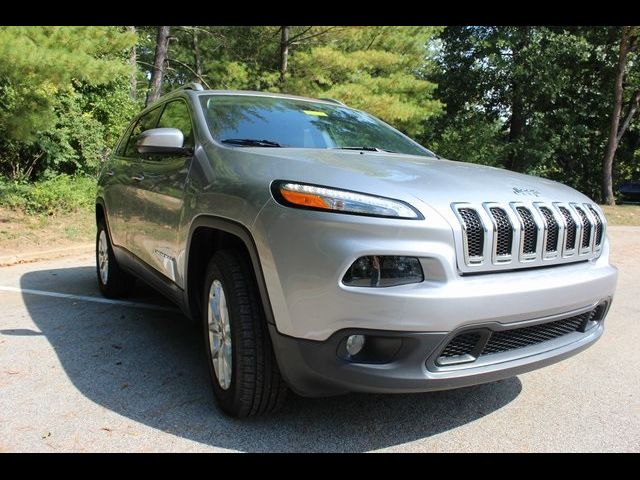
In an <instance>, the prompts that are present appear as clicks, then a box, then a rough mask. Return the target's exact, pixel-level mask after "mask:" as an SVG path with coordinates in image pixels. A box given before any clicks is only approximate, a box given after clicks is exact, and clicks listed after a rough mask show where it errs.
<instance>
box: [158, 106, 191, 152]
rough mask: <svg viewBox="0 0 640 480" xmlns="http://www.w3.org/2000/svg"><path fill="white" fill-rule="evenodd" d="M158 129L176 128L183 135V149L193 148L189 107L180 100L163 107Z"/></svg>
mask: <svg viewBox="0 0 640 480" xmlns="http://www.w3.org/2000/svg"><path fill="white" fill-rule="evenodd" d="M158 128H177V129H178V130H180V131H181V132H182V134H183V135H184V144H183V146H184V147H193V129H192V127H191V115H189V107H187V104H186V103H185V102H183V101H182V100H175V101H173V102H169V103H167V106H166V107H164V111H163V112H162V116H161V117H160V122H159V123H158Z"/></svg>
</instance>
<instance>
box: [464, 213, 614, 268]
mask: <svg viewBox="0 0 640 480" xmlns="http://www.w3.org/2000/svg"><path fill="white" fill-rule="evenodd" d="M452 207H453V211H454V213H455V214H456V217H457V220H458V222H459V224H460V227H461V228H460V229H459V230H458V231H456V242H457V256H458V266H459V268H460V270H461V271H462V272H465V273H466V272H478V271H485V270H486V271H489V270H496V269H513V268H526V267H534V266H543V265H550V264H554V263H559V264H561V263H567V262H572V261H580V260H589V259H591V258H594V257H596V256H597V255H598V254H599V252H600V250H601V249H602V244H603V243H604V238H605V229H606V223H605V219H604V216H603V215H602V213H601V212H600V210H599V209H598V208H597V207H596V206H595V205H592V204H575V203H561V202H553V203H547V202H533V203H524V202H511V203H508V204H503V203H496V202H486V203H483V204H479V205H477V204H472V203H454V204H453V205H452Z"/></svg>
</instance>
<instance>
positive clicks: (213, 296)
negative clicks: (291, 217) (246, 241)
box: [202, 250, 287, 418]
mask: <svg viewBox="0 0 640 480" xmlns="http://www.w3.org/2000/svg"><path fill="white" fill-rule="evenodd" d="M202 305H203V308H202V314H203V326H204V337H205V343H206V345H205V346H206V354H207V363H208V365H209V373H210V375H211V381H212V384H213V392H214V395H215V397H216V399H217V401H218V403H219V405H220V407H221V408H222V410H224V411H225V412H226V413H227V414H229V415H232V416H234V417H240V418H243V417H249V416H253V415H261V414H266V413H271V412H274V411H276V410H277V409H278V408H280V407H281V406H282V404H283V403H284V400H285V397H286V393H287V387H286V385H285V383H284V381H283V379H282V377H281V376H280V371H279V369H278V365H277V363H276V359H275V356H274V353H273V347H272V344H271V339H270V337H269V332H268V331H267V326H266V320H265V318H264V312H263V310H262V305H261V303H260V296H259V293H258V290H257V287H256V285H255V282H254V281H253V276H252V274H251V269H250V266H249V264H248V262H247V260H246V258H244V256H243V255H241V254H240V253H238V252H235V251H232V250H223V251H219V252H217V253H216V254H215V255H214V256H213V257H212V258H211V260H210V261H209V264H208V266H207V271H206V274H205V281H204V289H203V303H202Z"/></svg>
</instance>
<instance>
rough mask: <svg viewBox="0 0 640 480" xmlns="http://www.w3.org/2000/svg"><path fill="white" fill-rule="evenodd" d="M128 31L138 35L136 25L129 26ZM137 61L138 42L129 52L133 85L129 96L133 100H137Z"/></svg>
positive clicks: (130, 77)
mask: <svg viewBox="0 0 640 480" xmlns="http://www.w3.org/2000/svg"><path fill="white" fill-rule="evenodd" d="M127 31H128V32H129V33H131V34H132V35H134V36H135V35H136V27H134V26H130V27H127ZM137 62H138V59H137V56H136V44H135V43H134V44H133V45H132V46H131V50H130V53H129V65H131V74H130V76H129V83H130V85H131V87H130V90H129V96H130V97H131V100H133V101H134V102H135V100H136V97H137V90H138V76H137V71H138V65H137Z"/></svg>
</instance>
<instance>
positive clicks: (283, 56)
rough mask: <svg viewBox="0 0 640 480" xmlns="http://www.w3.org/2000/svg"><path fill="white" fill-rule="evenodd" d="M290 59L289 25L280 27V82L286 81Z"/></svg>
mask: <svg viewBox="0 0 640 480" xmlns="http://www.w3.org/2000/svg"><path fill="white" fill-rule="evenodd" d="M288 61H289V27H280V84H281V85H282V84H283V83H284V79H285V75H286V74H287V63H288Z"/></svg>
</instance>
